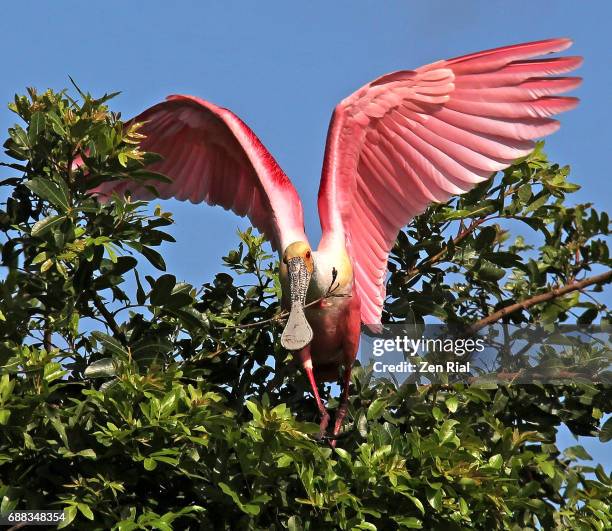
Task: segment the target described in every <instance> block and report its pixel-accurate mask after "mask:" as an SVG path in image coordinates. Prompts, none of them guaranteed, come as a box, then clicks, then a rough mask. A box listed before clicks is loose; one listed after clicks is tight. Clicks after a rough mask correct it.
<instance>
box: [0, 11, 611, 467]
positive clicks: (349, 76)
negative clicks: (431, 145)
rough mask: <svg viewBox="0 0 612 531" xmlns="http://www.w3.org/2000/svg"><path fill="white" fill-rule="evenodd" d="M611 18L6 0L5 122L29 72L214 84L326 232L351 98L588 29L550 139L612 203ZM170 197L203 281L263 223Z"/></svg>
mask: <svg viewBox="0 0 612 531" xmlns="http://www.w3.org/2000/svg"><path fill="white" fill-rule="evenodd" d="M611 19H612V3H611V2H608V1H603V0H602V1H591V2H584V3H579V2H574V1H570V0H564V1H560V0H555V1H551V0H548V1H543V0H540V1H538V2H533V1H525V0H513V1H512V2H509V1H507V0H505V1H501V0H486V1H485V0H480V1H465V2H459V1H453V0H446V1H431V0H430V1H421V2H408V1H403V2H397V1H395V2H375V1H355V0H351V1H349V0H343V1H334V2H329V1H327V2H325V1H310V2H301V3H297V2H296V3H293V2H292V3H290V2H281V1H278V0H277V1H267V2H254V1H246V0H245V1H240V2H237V1H228V0H223V1H195V0H194V1H175V2H167V1H164V2H162V1H160V0H149V1H147V2H144V1H141V2H136V1H133V2H126V1H121V2H120V1H118V0H107V1H105V2H91V3H90V2H82V1H80V2H76V1H68V0H64V1H56V2H34V1H32V0H24V1H22V2H6V3H4V4H3V6H2V15H1V16H0V43H1V44H2V50H3V54H2V72H3V76H2V77H3V79H4V81H3V82H2V85H1V86H0V130H1V131H5V130H6V128H7V127H8V126H10V125H11V124H12V123H13V122H14V118H13V115H12V114H11V113H10V112H9V111H8V110H7V109H6V106H5V105H2V102H8V101H10V100H11V99H12V97H13V94H14V93H15V92H23V90H24V87H26V86H34V87H37V88H39V89H45V88H47V87H52V88H55V89H58V88H63V87H66V86H68V85H69V81H68V75H71V76H72V77H73V78H74V79H75V80H76V81H77V83H79V84H80V85H81V87H82V88H84V89H86V90H88V91H90V92H92V93H94V94H97V95H100V94H101V93H103V92H106V91H115V90H121V91H122V94H121V96H119V97H118V98H117V99H116V100H114V102H113V106H114V108H115V109H116V110H120V111H121V112H122V113H123V115H124V116H125V117H129V116H132V115H134V114H137V113H138V112H140V111H142V110H143V109H145V108H146V107H148V106H150V105H152V104H154V103H156V102H158V101H160V100H162V99H163V98H164V97H165V96H166V95H168V94H172V93H184V94H194V95H197V96H201V97H203V98H205V99H208V100H210V101H212V102H214V103H217V104H219V105H222V106H224V107H228V108H230V109H232V110H233V111H234V112H236V113H237V114H238V115H239V116H241V118H242V119H243V120H244V121H245V122H246V123H247V124H249V125H250V127H251V128H252V129H253V130H254V131H255V133H256V134H257V135H258V136H259V137H260V138H261V140H262V141H263V142H264V144H265V145H266V146H267V147H268V149H269V150H270V151H271V153H272V154H273V155H274V156H275V157H276V159H277V160H278V162H279V163H280V165H281V166H282V167H283V168H284V170H285V171H286V173H287V174H288V175H289V176H290V177H291V179H292V180H293V182H294V184H295V186H296V188H297V189H298V191H299V192H300V194H301V197H302V201H303V203H304V210H305V214H306V225H307V229H308V232H309V234H310V239H311V241H312V243H313V244H316V242H317V240H318V237H319V227H318V217H317V211H316V203H315V198H316V191H317V188H318V183H319V176H320V171H321V162H322V158H323V149H324V143H325V135H326V132H327V125H328V122H329V118H330V115H331V112H332V109H333V108H334V106H335V105H336V103H337V102H338V101H340V100H341V99H342V98H344V97H345V96H347V95H348V94H350V93H351V92H352V91H354V90H355V89H356V88H358V87H359V86H361V85H362V84H364V83H366V82H368V81H369V80H371V79H372V78H374V77H377V76H379V75H381V74H384V73H387V72H390V71H393V70H399V69H411V68H415V67H418V66H420V65H422V64H426V63H429V62H432V61H435V60H438V59H443V58H448V57H453V56H457V55H462V54H465V53H469V52H474V51H478V50H482V49H486V48H492V47H496V46H501V45H506V44H514V43H518V42H523V41H530V40H539V39H544V38H549V37H558V36H567V37H571V38H573V39H574V40H575V45H574V47H573V48H572V49H571V50H570V52H569V53H571V54H577V55H583V56H584V57H585V63H584V66H583V67H582V68H581V70H580V72H579V74H580V75H581V76H583V77H584V83H583V85H582V87H581V88H579V89H578V90H577V91H576V92H575V95H577V96H579V97H581V98H582V103H581V105H580V107H579V108H578V109H577V110H575V111H572V112H570V113H566V114H564V115H562V117H561V119H562V124H563V126H562V128H561V130H560V131H559V132H558V133H556V134H555V135H553V136H552V137H551V138H550V139H549V141H548V142H547V151H548V153H549V155H550V157H551V159H553V160H555V161H557V162H559V163H562V164H570V165H571V166H572V168H573V174H572V176H573V178H572V180H573V181H574V182H577V183H579V184H580V185H582V187H583V188H582V190H581V191H580V192H579V193H578V194H577V198H578V200H580V201H582V202H586V201H596V204H597V206H598V208H599V209H601V210H608V211H609V210H610V203H611V200H610V198H611V195H612V194H611V192H610V191H611V189H612V186H611V185H610V183H609V180H610V172H609V158H610V147H611V142H610V140H611V135H610V132H609V128H610V124H611V123H612V107H611V105H610V87H611V86H612V70H611V68H610V66H611V64H612V61H611V59H612V53H611V51H610V50H611V48H610V45H609V21H610V20H611ZM0 170H1V171H0V176H4V175H6V174H7V172H6V169H4V168H0ZM166 208H168V209H169V210H171V211H172V212H174V213H175V219H176V220H177V223H176V225H175V227H174V228H173V229H172V231H173V233H174V234H175V236H176V237H177V240H178V243H176V244H174V245H172V246H170V248H168V251H170V252H168V253H166V254H167V256H168V260H167V261H168V264H169V270H170V271H172V272H173V273H175V274H176V275H177V276H178V277H179V278H181V279H183V280H187V281H190V282H192V283H194V284H196V285H200V284H201V283H202V282H204V281H207V280H209V279H210V278H211V276H212V275H213V274H214V273H215V272H217V271H219V268H220V260H219V257H220V256H222V255H223V254H224V253H225V252H226V251H227V250H228V249H230V248H232V247H233V246H234V245H235V243H236V237H235V229H236V227H241V228H245V227H246V226H248V224H247V222H245V221H244V220H240V219H239V218H237V217H235V216H234V215H233V214H231V213H228V212H224V211H223V210H221V209H219V208H207V207H203V206H193V205H190V204H178V203H171V204H170V203H169V204H168V205H166ZM599 451H601V449H600V450H599ZM599 451H598V452H599ZM600 455H601V456H602V459H603V452H601V453H600ZM608 462H609V461H608Z"/></svg>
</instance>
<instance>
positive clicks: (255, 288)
mask: <svg viewBox="0 0 612 531" xmlns="http://www.w3.org/2000/svg"><path fill="white" fill-rule="evenodd" d="M28 93H29V94H28V96H17V97H16V98H15V101H14V103H12V104H11V106H10V107H11V109H12V110H13V111H14V112H15V113H17V114H18V116H19V117H20V118H21V120H22V121H23V124H22V125H15V126H14V127H12V128H11V129H10V130H9V138H8V140H7V141H6V143H5V148H6V153H7V155H8V156H9V157H10V158H11V159H12V160H11V161H9V162H8V163H7V165H8V167H9V168H11V170H12V172H13V174H14V175H15V176H14V177H10V178H7V179H5V180H4V181H2V182H1V183H0V184H1V185H2V186H3V187H4V190H5V191H6V195H7V198H6V202H5V204H4V206H3V208H2V209H1V210H0V246H1V247H0V248H1V263H0V265H1V266H2V268H1V269H0V364H1V365H2V368H1V369H0V502H1V503H0V512H2V513H3V514H5V513H7V512H8V511H11V510H14V509H53V508H64V509H65V514H66V519H65V521H64V522H63V524H62V526H63V527H67V528H75V529H110V528H113V529H119V530H131V529H162V530H164V529H184V528H190V529H199V528H201V529H210V528H227V529H234V528H235V529H290V530H298V529H310V530H319V529H335V528H340V529H368V530H369V529H372V530H374V529H396V528H398V529H405V528H413V529H420V528H423V529H465V528H474V529H496V528H499V529H538V528H546V529H602V530H603V529H606V528H609V527H610V525H611V522H610V503H611V501H612V497H611V490H610V488H611V485H612V483H611V480H610V477H609V476H608V475H607V473H606V471H605V470H604V468H603V466H602V465H596V464H593V465H592V466H591V465H589V466H587V465H585V464H584V462H583V461H582V460H585V459H586V460H588V459H589V456H588V454H587V453H586V451H585V450H584V449H583V448H582V447H581V446H574V447H572V448H568V449H566V450H564V451H560V450H559V448H558V447H557V445H556V434H557V432H558V429H559V427H560V426H561V425H563V424H564V425H566V426H567V427H568V428H569V429H570V430H571V431H572V433H574V434H576V435H584V436H590V437H595V436H599V437H600V439H601V440H602V441H607V440H609V439H610V438H612V424H611V422H610V421H609V420H608V421H607V422H606V423H605V425H603V426H602V424H603V420H602V419H604V418H605V414H606V413H610V411H611V410H612V407H611V401H610V386H609V379H608V380H605V381H604V382H603V383H602V384H597V385H594V384H590V383H586V382H576V383H564V384H562V385H557V386H553V385H536V384H533V385H504V386H502V385H494V384H492V385H485V386H479V387H476V386H467V385H464V384H453V385H446V386H441V385H431V386H415V385H411V384H405V385H401V386H396V385H394V384H393V383H392V382H389V381H385V380H376V381H375V380H373V379H372V373H371V372H370V370H369V369H368V368H367V367H356V369H355V371H354V374H353V380H352V387H351V403H350V410H349V416H348V421H347V423H346V426H345V430H344V433H343V436H342V438H341V439H340V440H339V443H338V448H336V449H335V450H332V449H331V448H330V447H329V446H328V445H327V444H326V443H323V442H320V441H317V440H316V439H315V438H314V437H313V434H315V433H316V432H318V426H317V425H316V424H315V422H316V420H317V410H316V407H315V404H314V401H313V400H312V399H311V397H310V396H309V395H308V383H307V381H306V379H305V378H304V377H303V375H301V374H300V373H299V371H297V370H296V368H295V366H293V365H292V360H291V356H290V355H289V354H288V353H287V352H285V351H283V350H282V349H281V348H280V343H279V340H278V338H279V331H280V324H281V322H280V319H279V317H278V316H279V306H278V302H277V301H278V294H279V284H278V278H277V264H276V261H275V259H274V258H273V257H272V256H271V255H270V254H268V252H267V251H266V248H265V246H264V245H263V240H262V238H261V237H259V236H256V235H255V234H253V233H252V232H251V231H250V230H249V231H247V232H246V233H243V234H241V235H240V243H239V245H238V248H237V249H235V250H232V251H230V252H229V253H228V255H227V256H226V257H224V258H223V262H224V264H223V265H224V268H225V271H224V272H221V273H219V274H217V275H216V276H215V278H214V279H213V280H212V281H210V282H207V283H205V284H203V285H202V286H191V285H189V284H186V283H184V282H180V281H179V280H178V279H176V277H175V276H174V275H172V274H170V273H167V272H166V265H165V262H164V259H163V253H164V252H165V251H166V250H167V245H168V244H169V243H170V242H172V241H173V239H172V237H171V236H169V235H168V234H167V233H165V232H164V227H167V226H168V225H170V224H171V223H172V222H173V221H172V215H171V214H170V213H168V212H164V211H163V210H162V209H161V208H160V207H156V208H155V211H154V212H153V213H151V212H150V211H148V210H146V208H145V207H146V206H147V205H146V203H145V202H142V201H132V200H130V198H129V197H127V198H122V197H116V198H114V200H113V201H111V202H108V203H100V202H98V200H97V199H96V198H94V197H92V196H91V195H90V194H88V193H87V190H88V189H91V188H92V187H93V186H95V185H96V184H98V183H100V182H103V181H106V180H110V179H135V180H145V179H164V177H163V176H160V175H157V174H154V173H152V172H149V171H148V170H147V169H146V168H147V164H148V163H149V162H150V161H152V160H155V156H154V155H153V154H145V153H142V152H140V151H139V149H138V141H139V139H140V136H139V133H138V126H137V124H135V125H132V126H130V127H125V125H124V123H123V122H122V121H121V117H120V115H118V114H116V113H113V112H111V111H110V110H109V109H108V107H107V105H106V102H107V100H108V99H109V98H110V97H112V95H108V96H104V97H102V98H98V99H96V98H93V97H92V96H90V95H89V94H84V93H81V92H80V91H79V99H78V101H77V100H74V99H72V98H71V97H70V96H69V95H68V94H67V93H66V92H60V93H56V92H53V91H47V92H45V93H43V94H38V93H37V92H36V91H34V90H32V89H30V90H29V91H28ZM568 175H569V169H568V168H561V167H559V166H558V165H556V164H551V163H549V162H548V161H547V160H546V157H545V155H544V154H543V152H542V151H541V149H538V150H537V151H536V152H535V153H534V154H533V155H532V156H530V157H528V158H527V159H525V160H523V161H518V162H517V163H516V164H515V165H514V166H512V167H511V168H509V169H508V170H507V171H505V172H504V173H503V174H500V175H497V176H496V178H495V179H492V180H490V181H488V182H486V183H483V184H481V185H479V186H478V187H477V188H476V189H474V190H473V191H472V192H470V193H469V194H467V195H465V196H463V197H461V198H457V199H454V200H453V201H451V202H449V203H448V204H445V205H436V206H432V207H431V208H429V209H428V211H427V212H426V213H424V214H423V215H421V216H419V217H418V218H416V219H415V220H414V221H413V222H412V223H411V224H410V225H409V226H408V227H407V228H406V230H405V231H404V232H402V233H401V234H400V237H399V239H398V243H397V245H396V246H395V248H394V250H393V253H392V256H391V262H390V268H391V275H390V278H389V282H388V293H389V299H388V301H387V305H386V310H385V320H387V321H400V322H401V321H408V322H417V323H418V322H423V320H425V319H431V318H437V319H439V320H442V321H444V322H453V323H462V324H474V323H477V322H479V321H481V320H482V319H485V318H486V317H487V316H490V315H493V314H495V312H498V311H499V310H501V309H503V308H504V307H507V306H509V305H511V304H512V303H514V302H516V301H526V300H529V299H530V298H533V297H534V296H537V295H538V294H542V293H547V292H549V291H550V290H551V289H552V288H553V287H555V286H563V285H568V284H571V283H572V282H575V281H577V280H578V279H582V278H583V277H584V276H585V275H589V274H592V273H596V272H599V271H608V270H609V265H610V260H609V256H608V247H607V245H606V243H605V237H606V235H607V234H608V216H607V214H606V213H605V212H598V211H597V210H596V209H595V208H594V207H593V206H592V205H584V204H583V205H576V206H568V204H567V203H566V196H568V195H570V194H571V193H572V192H574V191H575V190H576V189H577V188H578V187H577V186H576V185H575V184H572V183H570V182H569V181H568ZM513 233H520V234H524V235H525V236H513ZM162 246H163V248H162ZM143 261H146V262H149V263H150V264H152V266H153V267H155V268H156V269H157V270H158V271H159V273H158V274H157V275H145V274H144V273H143V271H142V263H143ZM139 271H140V273H139ZM126 280H127V281H126ZM603 283H604V282H598V283H594V284H593V285H591V286H589V288H588V289H583V290H575V291H572V292H570V293H568V294H566V295H565V296H563V297H554V298H552V299H551V300H549V301H547V302H544V303H542V304H533V305H531V306H526V307H525V308H524V309H521V310H520V311H515V312H512V313H510V314H509V315H506V316H504V317H503V319H504V320H505V321H507V322H514V323H521V322H531V323H551V322H562V321H564V320H567V319H574V318H575V319H577V320H578V321H579V322H581V323H590V322H593V321H598V322H602V323H605V322H607V321H608V320H609V317H610V316H609V312H608V309H607V308H606V307H605V305H603V304H602V303H601V302H599V301H598V299H597V293H598V292H601V291H602V289H603ZM257 323H259V324H257ZM604 377H608V378H609V376H607V373H604ZM322 391H323V392H324V395H326V396H327V397H329V391H330V389H329V387H328V388H326V389H322ZM336 405H337V402H336V401H335V400H334V399H333V398H330V401H329V406H330V407H331V408H333V407H334V406H336ZM579 460H581V461H580V462H579Z"/></svg>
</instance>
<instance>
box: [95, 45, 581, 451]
mask: <svg viewBox="0 0 612 531" xmlns="http://www.w3.org/2000/svg"><path fill="white" fill-rule="evenodd" d="M570 45H571V41H570V40H569V39H550V40H544V41H538V42H532V43H526V44H518V45H515V46H507V47H502V48H496V49H493V50H488V51H484V52H479V53H475V54H471V55H465V56H462V57H457V58H455V59H449V60H446V61H437V62H435V63H432V64H430V65H427V66H422V67H420V68H417V69H416V70H403V71H399V72H393V73H391V74H387V75H384V76H382V77H379V78H378V79H375V80H374V81H372V82H370V83H368V84H367V85H364V86H363V87H361V88H360V89H359V90H357V91H356V92H354V93H353V94H351V95H350V96H349V97H348V98H346V99H344V100H343V101H341V102H340V103H339V104H338V106H337V107H336V109H335V111H334V113H333V116H332V119H331V124H330V127H329V132H328V136H327V145H326V148H325V160H324V163H323V171H322V176H321V184H320V188H319V197H318V205H319V217H320V221H321V228H322V238H321V241H320V243H319V247H318V249H317V250H316V251H314V250H313V248H312V246H311V245H310V243H309V241H308V238H307V237H306V234H305V232H304V219H303V212H302V204H301V202H300V198H299V196H298V194H297V192H296V190H295V188H294V187H293V185H292V184H291V181H290V180H289V178H288V177H287V176H286V175H285V173H284V172H283V171H282V170H281V168H280V167H279V165H278V164H277V163H276V161H275V160H274V158H273V157H272V155H270V153H269V152H268V151H267V150H266V148H265V147H264V146H263V145H262V143H261V142H260V141H259V139H258V138H257V137H256V136H255V134H254V133H253V132H252V131H251V129H249V128H248V127H247V126H246V125H245V124H244V123H243V122H242V121H241V120H240V119H239V118H238V117H237V116H236V115H235V114H233V113H232V112H231V111H229V110H227V109H224V108H222V107H218V106H216V105H213V104H212V103H209V102H207V101H204V100H202V99H199V98H196V97H193V96H169V97H168V98H167V100H166V101H164V102H162V103H159V104H157V105H154V106H153V107H150V108H149V109H147V110H146V111H144V112H143V113H142V114H140V115H139V116H137V117H136V118H134V121H136V122H144V126H143V127H142V129H141V130H140V132H142V133H144V134H145V135H146V139H144V140H143V141H142V146H141V147H142V149H143V150H145V151H152V152H156V153H159V154H160V155H162V156H163V160H162V161H160V162H157V163H155V164H154V165H152V166H151V169H153V170H155V171H158V172H161V173H163V174H165V175H167V176H168V177H169V178H170V179H171V180H172V182H171V183H163V184H159V183H155V184H153V186H155V187H156V189H157V192H158V194H159V196H160V197H161V198H164V199H165V198H171V197H174V198H177V199H180V200H190V201H191V202H193V203H201V202H202V201H205V202H207V203H208V204H210V205H220V206H222V207H223V208H225V209H231V210H232V211H234V212H235V213H236V214H238V215H239V216H248V217H249V219H250V220H251V222H252V224H253V225H254V226H255V227H257V228H258V229H259V230H260V231H261V232H262V233H263V234H264V235H265V236H266V237H267V238H268V239H269V240H270V242H271V244H272V246H273V247H274V249H275V250H277V251H278V254H279V258H280V279H281V283H282V289H283V298H282V305H283V307H284V308H285V309H287V310H289V318H288V321H287V324H286V325H285V328H284V330H283V334H282V337H281V344H282V345H283V346H284V347H285V348H287V349H288V350H291V351H294V352H296V354H297V358H298V359H299V361H300V362H301V365H302V367H303V369H304V371H305V373H306V375H307V377H308V379H309V381H310V385H311V387H312V392H313V394H314V397H315V399H316V401H317V406H318V408H319V411H320V414H321V424H320V429H321V436H323V435H324V434H325V433H326V430H327V425H328V422H329V418H330V417H329V414H328V412H327V410H326V408H325V406H324V405H323V403H322V401H321V398H320V396H319V392H318V389H317V382H321V381H330V380H336V378H337V376H338V374H339V370H340V368H341V367H342V369H343V377H342V392H341V400H340V405H339V407H338V411H337V413H336V417H335V425H334V429H333V435H334V437H335V436H337V434H338V432H339V430H340V428H341V426H342V423H343V419H344V417H345V415H346V413H347V405H348V396H349V383H350V377H351V369H352V366H353V363H354V360H355V357H356V354H357V350H358V347H359V337H360V327H361V323H364V324H368V325H376V324H379V323H380V319H381V314H382V307H383V302H384V298H385V275H386V273H387V259H388V255H389V251H390V249H391V247H392V246H393V244H394V242H395V240H396V237H397V235H398V232H399V230H400V229H401V228H402V227H403V226H404V225H406V224H407V223H408V222H409V221H410V220H411V219H412V218H413V217H414V216H416V215H417V214H419V213H421V212H423V210H425V208H426V207H427V206H428V205H429V204H430V203H432V202H443V201H447V200H448V199H449V198H450V197H451V196H453V195H455V194H462V193H464V192H467V191H468V190H470V189H471V188H472V187H474V186H475V185H476V184H477V183H480V182H482V181H484V180H486V179H487V178H489V177H490V176H491V175H492V174H494V173H495V172H497V171H499V170H503V169H504V168H506V167H508V166H509V165H510V164H512V162H513V161H514V160H516V159H517V158H519V157H523V156H525V155H527V154H528V153H530V152H531V151H532V150H533V148H534V139H536V138H540V137H543V136H546V135H549V134H551V133H552V132H554V131H556V130H557V129H558V128H559V122H557V121H556V120H554V119H552V118H551V116H552V115H554V114H557V113H559V112H562V111H566V110H569V109H572V108H574V107H575V106H576V105H577V103H578V100H577V99H576V98H570V97H560V96H557V95H558V94H560V93H563V92H565V91H568V90H571V89H573V88H575V87H576V86H578V84H579V83H580V81H581V80H580V78H577V77H557V75H558V74H563V73H565V72H569V71H572V70H574V69H575V68H576V67H578V66H579V65H580V63H581V61H582V60H581V58H580V57H557V58H548V59H533V58H535V57H538V56H541V55H544V54H549V53H553V52H560V51H562V50H565V49H566V48H568V47H569V46H570ZM128 189H129V190H130V192H131V194H132V197H134V198H140V199H151V198H153V197H154V194H153V193H152V192H151V191H150V190H148V189H147V188H145V187H143V186H141V185H138V184H136V183H133V182H125V181H124V182H109V183H105V184H102V185H101V186H99V187H98V188H96V189H95V190H94V191H95V192H97V193H98V194H101V195H103V196H107V197H108V196H109V195H110V194H112V193H119V194H122V193H124V192H126V191H127V190H128ZM332 285H333V286H334V287H335V290H334V294H335V295H341V296H340V297H327V298H325V297H326V295H328V293H329V292H328V290H329V288H330V286H332ZM317 299H322V300H321V301H320V302H318V303H316V304H314V305H310V306H307V307H306V308H304V306H305V305H307V304H308V303H309V302H311V301H316V300H317ZM332 439H333V437H332ZM334 443H335V440H334V441H333V442H332V444H334Z"/></svg>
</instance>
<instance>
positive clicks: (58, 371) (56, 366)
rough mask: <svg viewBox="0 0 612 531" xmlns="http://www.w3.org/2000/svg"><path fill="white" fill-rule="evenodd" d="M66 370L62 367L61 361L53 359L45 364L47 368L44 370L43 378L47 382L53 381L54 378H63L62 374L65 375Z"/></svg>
mask: <svg viewBox="0 0 612 531" xmlns="http://www.w3.org/2000/svg"><path fill="white" fill-rule="evenodd" d="M66 372H67V371H64V370H63V369H62V366H61V364H60V363H57V362H54V361H53V362H50V363H47V364H46V365H45V368H44V370H43V378H44V379H45V381H46V382H52V381H53V380H57V379H59V378H61V377H62V376H64V374H66Z"/></svg>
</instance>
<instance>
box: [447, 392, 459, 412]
mask: <svg viewBox="0 0 612 531" xmlns="http://www.w3.org/2000/svg"><path fill="white" fill-rule="evenodd" d="M444 403H445V404H446V407H447V408H448V410H449V411H450V412H451V413H455V411H457V408H458V407H459V400H458V399H457V397H456V396H454V395H453V396H449V397H448V398H447V399H446V400H445V401H444Z"/></svg>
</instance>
